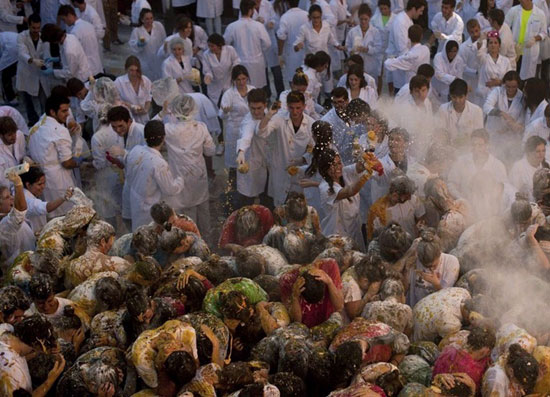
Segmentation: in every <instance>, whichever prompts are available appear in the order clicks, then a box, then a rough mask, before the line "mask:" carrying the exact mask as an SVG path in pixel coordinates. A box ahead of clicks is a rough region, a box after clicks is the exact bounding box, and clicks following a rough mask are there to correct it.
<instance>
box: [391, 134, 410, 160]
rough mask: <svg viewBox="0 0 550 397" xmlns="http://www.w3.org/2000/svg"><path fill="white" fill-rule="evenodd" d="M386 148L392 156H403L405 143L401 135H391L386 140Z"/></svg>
mask: <svg viewBox="0 0 550 397" xmlns="http://www.w3.org/2000/svg"><path fill="white" fill-rule="evenodd" d="M388 146H389V148H390V153H391V154H393V155H395V154H397V155H403V154H405V147H406V142H405V138H403V135H401V134H391V135H390V136H389V138H388Z"/></svg>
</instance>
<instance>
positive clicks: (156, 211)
mask: <svg viewBox="0 0 550 397" xmlns="http://www.w3.org/2000/svg"><path fill="white" fill-rule="evenodd" d="M149 213H150V214H151V218H153V221H154V222H155V223H156V224H158V225H164V224H165V223H166V222H168V220H169V219H170V217H171V216H172V214H173V213H174V210H173V209H172V207H170V206H169V205H168V204H166V202H164V201H161V202H160V203H155V204H153V206H152V207H151V210H150V211H149Z"/></svg>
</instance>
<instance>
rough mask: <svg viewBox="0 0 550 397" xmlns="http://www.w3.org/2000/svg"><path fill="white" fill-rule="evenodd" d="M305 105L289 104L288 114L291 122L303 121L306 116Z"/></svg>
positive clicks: (298, 103)
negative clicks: (304, 115)
mask: <svg viewBox="0 0 550 397" xmlns="http://www.w3.org/2000/svg"><path fill="white" fill-rule="evenodd" d="M305 107H306V106H305V104H304V103H302V102H295V103H289V104H287V108H288V113H289V114H290V119H291V120H298V119H301V118H302V116H303V114H304V109H305Z"/></svg>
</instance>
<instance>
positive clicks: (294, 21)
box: [277, 0, 308, 81]
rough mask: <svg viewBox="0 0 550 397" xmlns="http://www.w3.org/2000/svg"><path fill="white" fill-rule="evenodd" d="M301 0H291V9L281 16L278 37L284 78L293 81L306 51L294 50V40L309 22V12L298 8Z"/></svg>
mask: <svg viewBox="0 0 550 397" xmlns="http://www.w3.org/2000/svg"><path fill="white" fill-rule="evenodd" d="M298 2H299V0H289V2H288V3H289V7H290V9H289V10H288V11H287V12H285V13H284V14H283V15H282V16H281V20H280V21H279V29H277V39H278V44H279V63H280V64H281V66H284V79H285V80H286V81H291V80H292V77H294V72H295V71H296V69H297V68H299V67H300V66H301V65H302V64H303V63H304V57H305V51H304V50H303V49H302V50H300V51H298V52H296V51H294V41H296V38H297V37H298V33H299V32H300V29H301V27H302V25H305V24H306V23H308V15H307V12H306V11H304V10H302V9H301V8H298Z"/></svg>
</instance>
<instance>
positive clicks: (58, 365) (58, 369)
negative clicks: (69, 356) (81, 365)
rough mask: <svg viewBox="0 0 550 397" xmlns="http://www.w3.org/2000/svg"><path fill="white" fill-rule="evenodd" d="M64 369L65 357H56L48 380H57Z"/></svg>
mask: <svg viewBox="0 0 550 397" xmlns="http://www.w3.org/2000/svg"><path fill="white" fill-rule="evenodd" d="M64 369H65V357H63V355H62V354H58V355H56V360H55V364H54V365H53V368H52V369H51V370H50V372H49V373H48V378H50V379H57V378H58V377H59V375H61V373H62V372H63V370H64Z"/></svg>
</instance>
